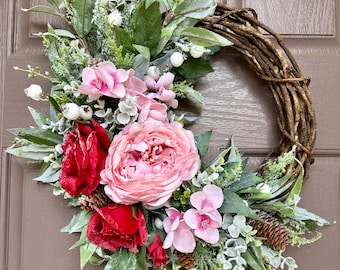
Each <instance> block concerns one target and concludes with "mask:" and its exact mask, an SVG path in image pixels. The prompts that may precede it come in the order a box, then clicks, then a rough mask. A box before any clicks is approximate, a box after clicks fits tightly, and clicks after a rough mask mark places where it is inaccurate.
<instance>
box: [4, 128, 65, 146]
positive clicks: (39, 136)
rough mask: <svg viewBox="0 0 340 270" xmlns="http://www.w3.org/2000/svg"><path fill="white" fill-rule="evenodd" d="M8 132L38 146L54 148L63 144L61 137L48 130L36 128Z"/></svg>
mask: <svg viewBox="0 0 340 270" xmlns="http://www.w3.org/2000/svg"><path fill="white" fill-rule="evenodd" d="M8 131H9V132H10V133H12V134H14V135H15V136H18V137H21V138H23V139H26V140H28V141H30V142H32V143H35V144H39V145H47V146H55V145H57V144H60V143H62V142H63V137H62V136H61V135H59V134H56V133H54V132H52V131H50V130H42V129H37V128H11V129H8Z"/></svg>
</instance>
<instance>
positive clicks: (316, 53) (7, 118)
mask: <svg viewBox="0 0 340 270" xmlns="http://www.w3.org/2000/svg"><path fill="white" fill-rule="evenodd" d="M227 2H228V3H229V4H232V5H235V6H238V7H245V6H250V7H253V8H255V9H256V11H257V13H258V14H259V18H260V20H262V21H263V22H265V23H266V24H267V25H269V26H271V27H272V28H273V29H275V30H276V31H278V32H280V33H281V34H283V35H284V37H285V41H286V43H287V44H288V45H289V47H290V49H291V50H292V52H293V53H294V54H295V56H296V59H297V60H298V63H299V64H300V67H301V69H302V70H303V73H304V74H305V75H306V76H310V77H311V78H312V84H311V87H310V89H311V93H312V97H313V102H314V107H315V109H316V114H317V122H318V137H317V144H316V146H317V148H316V162H315V164H314V165H313V166H312V170H311V174H310V179H309V181H308V182H307V183H306V184H305V186H304V189H303V194H302V198H303V199H302V202H301V206H304V207H306V208H308V209H309V210H311V211H312V212H316V213H317V214H320V215H322V216H323V217H325V218H327V219H328V220H330V221H333V220H339V214H340V213H339V212H340V209H339V194H340V188H339V180H340V179H339V176H340V172H339V169H340V137H339V135H338V134H340V121H339V119H338V116H339V115H340V106H339V105H338V102H339V100H340V92H339V91H338V88H339V85H340V77H339V74H340V57H339V40H338V38H337V32H338V30H339V18H340V11H339V6H340V5H338V4H337V3H336V1H335V0H324V1H318V0H308V1H307V0H301V1H294V0H230V1H227ZM42 3H45V2H44V0H5V1H1V3H0V13H1V14H2V20H1V22H0V26H1V27H0V31H1V32H0V45H1V46H0V54H1V55H0V58H1V63H2V65H0V75H1V78H2V80H1V82H0V85H1V89H0V101H1V102H0V111H1V116H2V117H1V118H0V143H1V150H2V156H1V162H0V164H1V167H0V172H1V182H0V211H1V212H0V243H1V244H0V269H6V270H19V269H20V270H31V269H36V270H43V269H50V270H57V269H63V270H74V269H79V251H78V249H75V250H71V251H70V250H68V248H69V247H70V246H71V245H72V244H73V243H74V241H76V240H77V235H66V234H64V233H60V232H59V230H60V229H61V228H62V227H63V226H65V225H66V224H67V223H68V222H69V220H70V218H71V216H72V215H73V210H72V209H67V208H66V207H65V204H66V202H65V201H64V200H63V198H61V197H55V196H53V195H52V188H51V187H50V186H48V185H42V184H38V183H36V182H34V181H32V180H31V179H32V178H33V177H34V176H36V175H37V174H38V171H37V169H36V167H34V166H33V167H32V166H30V165H28V164H26V163H25V162H24V161H23V160H20V159H17V158H13V157H10V156H9V155H7V154H5V147H6V146H8V145H10V143H11V141H12V139H13V137H12V136H11V135H10V134H9V133H7V132H6V129H7V128H10V127H18V126H20V127H23V126H28V125H31V124H33V122H32V120H31V118H30V116H29V113H28V110H27V106H32V107H34V108H39V109H41V110H42V111H43V112H45V113H48V107H46V106H41V105H39V106H38V107H37V104H38V103H36V102H34V101H32V100H30V99H28V98H27V97H25V95H24V94H23V89H24V88H25V87H27V86H29V85H30V84H31V83H33V82H34V83H39V84H42V85H43V87H45V89H46V90H47V89H49V84H48V83H46V82H44V81H43V80H29V79H28V78H26V75H25V74H23V73H20V72H14V71H13V66H21V67H25V66H26V65H27V64H31V65H32V66H36V65H37V66H41V68H42V69H48V62H47V61H46V58H45V57H44V56H42V52H43V48H42V46H41V40H40V39H39V38H38V37H36V36H34V35H33V34H34V33H37V32H39V31H44V29H45V27H46V22H50V23H51V24H53V25H54V26H58V25H60V24H59V21H58V20H57V19H56V18H55V17H51V16H48V15H42V14H37V13H24V12H22V11H20V8H21V7H30V6H33V5H36V4H42ZM4 37H5V38H4ZM213 64H214V67H215V70H216V71H215V72H214V73H213V74H210V75H208V76H207V77H205V78H204V79H202V80H201V81H200V82H199V85H198V88H199V89H201V91H202V94H203V96H204V97H205V99H206V105H207V106H206V109H205V110H204V111H203V112H202V114H201V117H200V119H199V121H198V123H196V124H195V125H193V126H192V127H191V128H192V130H193V131H194V133H196V134H198V133H201V132H203V131H206V130H208V129H213V130H214V134H213V141H212V145H211V146H212V148H211V149H210V152H209V154H210V156H213V155H214V154H216V153H217V152H218V151H219V150H220V149H221V148H223V147H224V146H225V145H227V144H228V142H227V141H226V138H229V137H230V136H231V135H235V139H236V143H237V145H238V146H239V147H240V148H241V150H242V151H243V152H245V153H246V155H247V156H250V157H253V158H252V159H251V163H252V164H253V165H254V164H256V163H257V162H258V161H259V160H261V159H262V157H263V155H264V154H265V153H267V152H268V151H269V149H270V148H272V147H273V146H275V145H276V143H277V142H278V139H279V135H278V130H277V127H276V122H275V121H276V119H275V117H276V111H275V108H274V106H273V103H272V102H271V101H272V97H271V94H270V92H269V91H268V88H267V86H266V85H265V84H264V83H263V82H262V81H259V80H258V79H257V78H256V77H255V75H254V74H253V73H252V71H251V70H250V69H249V68H248V67H247V66H246V65H245V63H244V62H243V61H242V60H241V59H240V57H239V56H238V55H235V54H233V53H232V52H231V50H230V49H227V50H223V51H222V52H221V53H219V54H218V55H216V56H214V59H213ZM323 233H324V235H323V238H322V239H321V240H319V241H318V242H317V243H316V244H313V245H310V246H305V247H304V248H303V249H297V248H289V250H288V254H291V255H294V257H295V258H296V259H297V261H298V263H299V266H300V267H299V269H302V270H307V269H308V270H309V269H313V270H323V269H328V270H337V269H338V265H340V261H339V260H340V259H339V256H338V254H340V249H339V247H340V235H339V234H340V231H339V226H338V225H335V226H331V227H328V228H324V229H323ZM86 269H87V270H90V269H91V270H92V269H93V270H94V269H98V270H99V269H100V268H97V267H91V266H88V267H86Z"/></svg>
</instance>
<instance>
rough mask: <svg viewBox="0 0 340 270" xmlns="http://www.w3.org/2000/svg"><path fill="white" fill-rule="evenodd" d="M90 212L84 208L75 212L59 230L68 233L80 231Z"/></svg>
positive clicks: (88, 218)
mask: <svg viewBox="0 0 340 270" xmlns="http://www.w3.org/2000/svg"><path fill="white" fill-rule="evenodd" d="M92 214H93V213H92V212H87V211H85V210H82V211H79V212H77V213H76V214H75V215H74V216H73V217H72V219H71V221H70V223H69V224H67V225H66V226H65V227H64V228H62V229H61V230H60V231H61V232H67V233H69V234H71V233H74V232H81V231H82V229H83V227H84V226H86V225H87V224H88V222H89V220H90V218H91V216H92Z"/></svg>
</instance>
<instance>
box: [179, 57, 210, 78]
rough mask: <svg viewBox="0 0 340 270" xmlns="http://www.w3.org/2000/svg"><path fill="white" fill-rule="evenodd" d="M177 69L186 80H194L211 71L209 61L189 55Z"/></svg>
mask: <svg viewBox="0 0 340 270" xmlns="http://www.w3.org/2000/svg"><path fill="white" fill-rule="evenodd" d="M177 71H178V72H179V73H180V74H181V75H182V76H183V77H184V78H185V79H187V80H188V81H196V80H197V79H199V78H201V77H203V76H204V75H206V74H208V73H210V72H213V71H214V69H213V68H212V67H211V65H210V63H209V61H207V60H205V59H203V58H192V57H189V58H188V59H187V60H186V61H184V63H183V65H182V66H180V67H178V68H177Z"/></svg>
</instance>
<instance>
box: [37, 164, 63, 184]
mask: <svg viewBox="0 0 340 270" xmlns="http://www.w3.org/2000/svg"><path fill="white" fill-rule="evenodd" d="M60 173H61V170H60V169H59V168H58V169H55V168H53V167H52V166H49V167H47V169H46V170H45V171H44V172H43V173H42V174H41V175H40V176H38V177H36V178H33V180H35V181H39V182H43V183H54V182H57V181H58V179H59V175H60Z"/></svg>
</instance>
